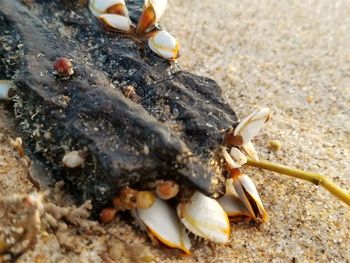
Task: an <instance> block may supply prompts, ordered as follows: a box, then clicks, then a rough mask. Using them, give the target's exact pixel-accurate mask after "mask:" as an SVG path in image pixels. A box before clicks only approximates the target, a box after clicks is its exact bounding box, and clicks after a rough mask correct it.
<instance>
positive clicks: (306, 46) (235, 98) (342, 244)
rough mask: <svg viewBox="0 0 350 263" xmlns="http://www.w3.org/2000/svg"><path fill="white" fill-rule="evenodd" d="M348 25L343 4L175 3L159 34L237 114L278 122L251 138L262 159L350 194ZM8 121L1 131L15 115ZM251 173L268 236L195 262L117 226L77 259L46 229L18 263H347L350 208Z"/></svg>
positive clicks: (241, 238)
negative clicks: (274, 143) (108, 260)
mask: <svg viewBox="0 0 350 263" xmlns="http://www.w3.org/2000/svg"><path fill="white" fill-rule="evenodd" d="M349 15H350V3H349V2H348V1H345V0H344V1H330V0H321V1H302V2H301V1H300V3H297V2H290V1H278V0H264V1H258V0H253V1H243V2H242V1H228V0H226V1H223V0H218V1H215V2H213V1H209V0H193V1H185V0H177V1H175V0H170V1H169V6H168V9H167V11H166V14H165V16H164V18H163V20H162V24H163V25H164V26H165V27H166V28H167V29H168V31H170V32H171V33H172V34H173V35H175V36H176V37H177V38H178V39H179V41H180V43H181V47H182V49H181V50H182V51H181V52H182V57H181V58H180V59H179V63H180V64H181V65H182V67H183V68H185V69H186V70H189V71H192V72H193V73H197V74H200V75H204V76H208V77H210V78H213V79H214V80H216V81H217V82H218V83H219V85H220V86H221V87H222V90H223V96H224V97H225V98H226V100H227V101H228V102H229V103H230V104H231V105H232V107H233V108H234V109H235V111H236V112H237V114H238V116H240V117H241V118H243V117H244V116H246V115H247V114H249V113H250V112H251V111H252V110H254V108H255V107H258V106H260V107H261V106H267V107H270V108H271V110H272V112H273V118H272V120H271V121H270V122H269V123H268V125H267V126H266V128H265V129H264V130H263V131H262V133H261V134H260V136H259V137H258V138H256V139H255V140H254V144H255V145H256V148H257V150H258V152H259V154H260V157H261V159H267V160H271V161H274V162H279V163H281V164H287V165H290V166H294V167H298V168H301V169H305V170H311V171H317V172H320V173H322V174H324V175H327V176H329V177H330V178H332V179H333V180H334V181H335V182H336V183H337V184H339V185H341V186H343V187H345V188H347V189H350V165H349V162H350V30H349V29H350V18H349V17H350V16H349ZM0 113H1V114H0V126H1V129H0V130H1V132H3V129H4V127H8V126H9V124H8V122H9V120H8V117H7V116H8V114H10V113H9V112H7V111H3V110H2V111H1V112H0ZM11 130H12V129H10V131H7V132H6V134H8V133H11ZM11 136H12V137H14V136H15V135H14V134H12V135H11ZM270 140H279V141H280V142H281V143H282V149H281V150H280V151H278V152H273V151H270V150H269V149H268V147H267V145H268V142H269V141H270ZM0 150H1V151H2V152H1V153H2V157H1V158H2V159H0V164H2V166H0V168H1V169H3V167H4V164H9V165H13V167H14V168H16V167H17V170H18V172H16V173H15V172H14V171H16V170H13V169H8V170H6V172H5V174H3V172H1V177H2V178H1V179H0V190H1V191H0V193H2V194H4V193H7V192H8V191H5V190H4V189H5V188H4V185H5V184H6V185H12V186H11V189H13V188H14V187H13V185H14V183H13V182H14V181H13V180H17V181H16V182H17V183H16V185H17V188H18V189H17V190H18V192H21V191H22V190H23V189H27V188H25V186H26V185H27V184H28V181H26V180H25V179H21V178H23V174H22V175H21V169H20V168H18V164H16V160H15V158H14V152H13V151H11V150H10V148H9V146H8V145H7V143H6V142H3V143H2V144H1V147H0ZM4 159H5V160H4ZM7 167H8V166H7ZM2 171H4V170H2ZM244 171H245V172H246V173H247V174H249V175H251V176H252V178H253V180H254V181H255V182H256V185H257V187H258V190H259V192H260V194H261V197H262V199H263V202H264V204H265V207H266V209H267V211H268V213H269V220H268V222H267V223H265V224H262V225H259V226H257V225H254V224H248V223H247V222H236V223H233V224H232V225H231V228H232V229H231V231H232V233H231V239H230V242H229V243H228V244H226V245H215V244H212V243H207V242H204V241H198V242H196V243H195V244H194V247H195V250H194V252H193V254H192V255H191V256H190V257H183V256H181V255H180V254H179V253H178V252H176V251H173V250H169V249H166V248H162V247H153V246H152V245H151V243H150V242H149V240H148V239H147V237H145V236H143V235H142V234H141V232H139V231H138V230H135V228H133V227H132V225H131V224H127V223H126V222H125V221H124V220H118V222H115V223H113V224H111V225H110V226H108V228H106V229H107V234H105V235H100V236H94V235H90V236H84V235H81V236H79V235H77V236H76V239H77V240H78V241H79V242H82V243H83V244H85V246H84V247H83V248H80V249H72V250H68V249H67V248H64V247H62V246H59V244H58V241H57V238H56V236H55V235H53V234H52V233H51V232H50V231H49V230H47V232H46V233H45V231H44V232H43V234H42V235H41V236H40V238H39V242H38V245H37V246H36V247H35V249H34V250H33V251H30V252H29V253H27V254H26V255H25V256H24V257H23V258H21V261H26V262H33V260H36V261H38V262H57V261H60V262H63V261H65V262H72V261H74V262H79V260H80V261H81V262H89V261H94V262H102V261H103V260H102V258H103V254H104V253H106V248H110V247H113V246H114V248H115V250H117V251H124V252H123V253H121V254H120V256H121V257H122V260H118V261H119V262H120V261H122V262H123V261H124V262H129V261H142V260H143V259H142V258H140V257H137V256H136V257H135V256H131V255H130V254H133V253H134V249H135V247H136V248H137V249H138V251H143V252H144V253H145V254H147V255H148V254H150V255H152V256H151V258H152V259H153V260H154V261H157V262H166V261H168V262H182V261H185V262H289V261H290V262H310V261H317V262H329V261H331V262H348V261H350V250H349V249H348V247H349V244H350V224H349V220H350V209H349V207H346V206H345V205H343V204H341V203H340V202H339V201H337V200H336V199H335V198H334V197H332V196H331V195H330V194H329V193H328V192H326V191H324V190H323V189H321V188H318V187H317V186H314V185H311V184H309V183H306V182H302V181H297V180H294V179H291V178H287V177H285V176H282V175H277V174H273V173H270V172H262V171H260V170H258V169H253V168H249V167H247V168H245V169H244ZM9 180H10V181H9ZM11 180H12V181H11ZM18 181H21V182H22V184H19V183H18ZM27 190H28V189H27ZM72 233H73V232H72ZM110 251H111V250H110ZM129 252H130V253H129ZM128 253H129V254H128ZM134 254H135V253H134ZM140 254H142V253H140ZM101 255H102V257H101Z"/></svg>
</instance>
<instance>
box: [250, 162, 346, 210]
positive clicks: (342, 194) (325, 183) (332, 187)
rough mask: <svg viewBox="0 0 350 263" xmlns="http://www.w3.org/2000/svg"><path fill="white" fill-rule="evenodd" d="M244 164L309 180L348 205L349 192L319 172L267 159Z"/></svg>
mask: <svg viewBox="0 0 350 263" xmlns="http://www.w3.org/2000/svg"><path fill="white" fill-rule="evenodd" d="M246 165H249V166H254V167H257V168H261V169H264V170H269V171H273V172H276V173H279V174H285V175H289V176H292V177H295V178H298V179H302V180H305V181H309V182H311V183H313V184H315V185H320V186H322V187H323V188H324V189H326V190H327V191H328V192H330V193H332V194H333V195H335V196H336V197H337V198H338V199H339V200H341V201H343V202H344V203H346V204H347V205H348V206H350V193H349V192H347V191H346V190H345V189H343V188H341V187H339V186H337V185H336V184H335V183H333V182H332V181H331V180H330V179H328V178H327V177H326V176H323V175H321V174H317V173H312V172H305V171H303V170H299V169H295V168H290V167H288V166H284V165H280V164H275V163H272V162H269V161H253V160H251V159H249V160H248V162H247V163H246Z"/></svg>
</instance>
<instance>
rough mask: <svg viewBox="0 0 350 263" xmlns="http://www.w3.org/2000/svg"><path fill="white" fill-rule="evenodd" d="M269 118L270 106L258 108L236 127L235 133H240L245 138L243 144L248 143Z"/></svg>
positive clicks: (236, 134)
mask: <svg viewBox="0 0 350 263" xmlns="http://www.w3.org/2000/svg"><path fill="white" fill-rule="evenodd" d="M269 118H270V110H269V109H268V108H262V109H260V110H256V111H254V112H252V113H251V114H250V115H249V116H248V117H247V118H245V119H244V120H242V121H241V122H240V123H239V124H238V126H237V127H236V128H235V131H234V135H235V136H238V135H240V136H241V137H242V139H243V144H246V143H248V142H250V141H251V140H252V139H253V137H254V136H255V135H257V134H258V133H259V132H260V130H261V128H262V127H263V126H264V124H265V123H266V122H267V121H268V120H269Z"/></svg>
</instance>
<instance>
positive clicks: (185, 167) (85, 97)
mask: <svg viewBox="0 0 350 263" xmlns="http://www.w3.org/2000/svg"><path fill="white" fill-rule="evenodd" d="M64 2H68V3H64ZM69 2H70V1H62V2H61V1H37V2H34V3H33V4H32V5H31V6H30V7H27V6H25V5H23V4H22V3H20V2H18V1H15V0H1V1H0V14H1V16H2V20H1V21H2V22H1V23H0V25H2V27H6V26H7V27H9V26H10V27H11V29H9V28H7V30H12V32H15V33H16V34H14V35H17V34H18V35H19V36H20V42H22V43H23V54H22V56H20V59H21V66H20V67H19V69H18V71H17V73H16V74H15V75H14V76H13V80H14V81H15V83H16V85H17V95H16V97H15V98H14V100H15V102H16V103H15V111H16V114H17V117H18V119H19V120H20V122H21V128H22V130H23V133H24V136H25V138H26V142H27V143H29V145H30V146H31V149H32V151H34V152H35V153H36V154H37V155H38V156H40V158H42V160H44V161H45V162H46V163H48V164H49V165H50V166H51V167H52V169H53V172H54V175H55V176H56V178H57V179H60V178H63V179H64V180H65V181H66V182H67V183H68V184H67V185H68V188H69V189H70V192H71V193H72V194H73V195H75V196H76V197H78V198H79V200H81V201H83V200H86V199H92V201H93V204H94V208H95V211H98V210H99V209H100V208H101V207H103V206H104V205H106V203H108V202H109V200H110V199H111V197H112V196H114V195H115V194H116V192H117V191H118V189H120V187H122V186H125V185H132V186H135V187H142V184H143V183H144V182H146V181H152V180H155V179H157V178H172V179H174V180H177V181H179V182H180V183H181V184H187V185H192V186H195V187H196V188H198V189H200V190H201V191H203V192H205V193H206V194H213V193H215V192H218V191H219V190H218V189H220V188H221V187H222V181H223V178H222V175H221V174H220V173H215V172H214V170H213V168H212V167H211V166H210V165H209V162H210V161H211V160H212V159H215V157H216V156H215V153H216V151H217V150H218V148H219V146H220V144H221V141H222V137H223V130H224V129H226V128H229V127H232V126H234V125H235V124H236V122H237V118H236V116H235V113H234V112H233V110H232V109H231V108H230V107H229V106H228V105H227V103H226V102H225V101H224V100H223V99H222V97H221V89H220V87H219V86H218V85H217V84H216V83H215V82H214V81H213V80H210V79H207V78H203V77H199V76H196V75H193V74H191V73H188V72H186V71H182V70H181V69H180V68H179V67H178V66H177V65H174V64H170V63H169V62H167V61H165V60H162V59H160V58H158V57H157V56H156V55H154V54H153V53H152V52H150V50H149V49H148V48H147V46H146V45H145V44H144V43H139V42H137V41H134V40H133V39H132V38H130V37H127V36H125V35H122V34H117V33H108V32H105V31H104V30H103V28H102V27H101V25H100V23H99V21H98V20H97V19H96V18H94V17H93V16H92V15H91V14H90V13H89V11H88V9H87V7H79V6H77V5H76V4H75V2H74V1H73V3H72V2H70V3H69ZM127 4H128V7H129V10H130V13H131V17H132V19H133V20H134V21H135V20H136V19H137V17H138V15H139V13H140V10H141V6H142V3H141V1H127ZM32 10H34V11H35V12H33V11H32ZM73 11H74V12H73ZM34 13H35V14H36V15H34ZM3 31H4V30H3V28H1V27H0V32H3ZM0 34H1V33H0ZM63 55H64V56H68V57H70V58H72V59H73V61H74V62H73V64H74V65H75V75H74V76H73V77H72V78H71V79H69V80H64V79H62V78H59V77H57V76H56V75H54V74H53V62H54V61H55V59H56V58H57V57H59V56H63ZM129 85H130V86H132V87H134V89H135V91H136V93H137V97H138V101H137V102H134V101H133V100H131V99H129V98H126V97H125V96H124V95H123V93H122V92H121V90H123V89H124V88H125V87H127V86H129ZM84 148H85V149H87V152H88V158H87V160H86V163H85V165H84V166H83V167H82V168H78V169H74V170H69V169H67V168H64V167H63V165H62V162H61V160H62V157H63V155H64V152H65V151H67V150H81V149H84Z"/></svg>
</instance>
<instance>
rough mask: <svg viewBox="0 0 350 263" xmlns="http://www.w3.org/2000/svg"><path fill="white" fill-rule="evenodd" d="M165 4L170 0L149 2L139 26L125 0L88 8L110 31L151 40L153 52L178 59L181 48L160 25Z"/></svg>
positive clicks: (95, 2)
mask: <svg viewBox="0 0 350 263" xmlns="http://www.w3.org/2000/svg"><path fill="white" fill-rule="evenodd" d="M166 5H167V0H146V1H145V3H144V7H143V12H142V14H141V17H140V18H139V20H138V24H137V25H134V24H133V23H132V22H131V20H130V17H129V12H128V9H127V7H126V5H125V2H124V0H107V1H104V0H91V1H90V3H89V8H90V11H91V13H92V14H93V15H94V16H96V17H98V18H99V19H100V20H101V21H102V22H103V24H104V25H106V26H107V27H108V28H110V29H113V30H116V31H119V32H123V33H126V34H130V35H133V36H134V37H136V38H138V39H140V40H148V46H149V48H150V49H151V50H152V51H153V52H154V53H156V54H157V55H159V56H160V57H162V58H164V59H168V60H175V59H177V58H178V57H179V54H180V53H179V49H180V45H179V43H178V41H177V40H176V39H175V38H174V37H173V36H172V35H171V34H169V32H167V31H166V30H164V29H160V26H159V24H158V21H159V19H160V18H161V17H162V15H163V14H164V11H165V8H166Z"/></svg>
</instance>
